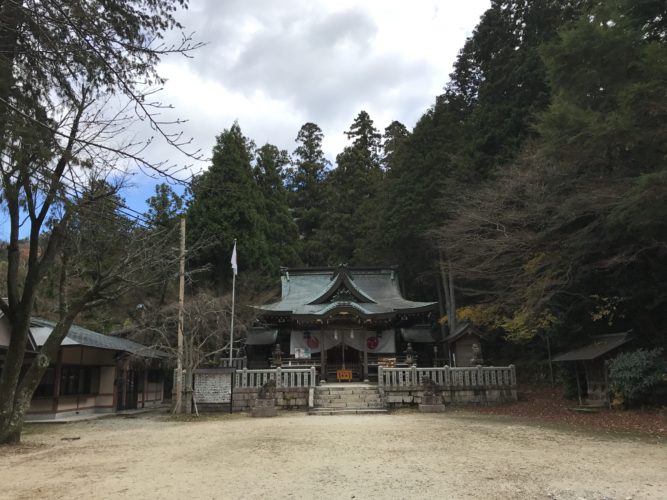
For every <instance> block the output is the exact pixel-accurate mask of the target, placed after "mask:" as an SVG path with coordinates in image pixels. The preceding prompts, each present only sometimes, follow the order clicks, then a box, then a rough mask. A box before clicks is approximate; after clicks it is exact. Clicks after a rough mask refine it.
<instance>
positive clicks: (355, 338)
mask: <svg viewBox="0 0 667 500" xmlns="http://www.w3.org/2000/svg"><path fill="white" fill-rule="evenodd" d="M306 337H307V338H306ZM343 341H345V345H349V346H350V347H352V348H354V349H357V350H358V351H363V350H364V349H365V350H366V351H367V352H370V353H376V352H377V353H395V352H396V336H395V333H394V331H393V330H392V331H384V332H382V333H381V334H380V335H378V334H377V333H376V332H369V331H368V330H354V329H349V328H348V329H339V330H323V331H314V332H310V334H306V335H304V332H303V331H292V334H291V335H290V347H289V352H290V354H291V355H294V350H295V349H310V352H311V353H318V352H322V348H324V349H325V350H327V349H331V348H332V347H334V346H337V345H340V344H341V343H342V342H343Z"/></svg>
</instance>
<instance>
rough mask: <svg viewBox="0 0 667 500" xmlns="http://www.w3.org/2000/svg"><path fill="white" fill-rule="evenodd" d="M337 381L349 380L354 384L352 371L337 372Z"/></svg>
mask: <svg viewBox="0 0 667 500" xmlns="http://www.w3.org/2000/svg"><path fill="white" fill-rule="evenodd" d="M336 380H338V381H339V382H340V381H341V380H349V381H350V382H352V370H336Z"/></svg>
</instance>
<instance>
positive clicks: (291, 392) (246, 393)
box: [232, 387, 308, 411]
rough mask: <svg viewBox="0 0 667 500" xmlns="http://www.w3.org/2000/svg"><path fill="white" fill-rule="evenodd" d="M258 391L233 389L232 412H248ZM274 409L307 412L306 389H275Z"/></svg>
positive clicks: (240, 388) (254, 389)
mask: <svg viewBox="0 0 667 500" xmlns="http://www.w3.org/2000/svg"><path fill="white" fill-rule="evenodd" d="M259 389H260V388H259V387H234V392H233V394H232V411H250V409H251V408H252V407H253V404H254V402H255V399H257V395H258V394H259ZM276 407H278V408H280V409H283V410H307V409H308V387H284V388H281V387H278V388H276Z"/></svg>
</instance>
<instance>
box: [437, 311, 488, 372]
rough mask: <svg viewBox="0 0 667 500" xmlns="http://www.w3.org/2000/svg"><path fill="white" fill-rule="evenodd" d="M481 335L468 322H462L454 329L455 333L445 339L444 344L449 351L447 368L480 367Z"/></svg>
mask: <svg viewBox="0 0 667 500" xmlns="http://www.w3.org/2000/svg"><path fill="white" fill-rule="evenodd" d="M481 338H482V333H481V332H480V331H479V330H478V329H477V328H475V326H474V325H473V324H472V322H470V321H464V322H462V323H461V324H459V325H458V326H457V327H456V331H455V332H452V333H450V334H449V335H447V337H445V339H444V342H445V344H446V345H447V347H448V349H449V363H448V364H449V366H462V367H463V366H477V365H481V364H482V362H483V360H482V347H481V344H480V340H481Z"/></svg>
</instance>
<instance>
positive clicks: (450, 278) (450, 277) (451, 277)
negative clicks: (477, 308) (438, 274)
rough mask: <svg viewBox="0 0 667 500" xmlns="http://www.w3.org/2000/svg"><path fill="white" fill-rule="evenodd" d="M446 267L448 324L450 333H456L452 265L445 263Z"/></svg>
mask: <svg viewBox="0 0 667 500" xmlns="http://www.w3.org/2000/svg"><path fill="white" fill-rule="evenodd" d="M447 267H448V268H449V273H448V274H449V283H448V286H449V304H450V306H451V315H450V320H449V324H450V325H451V329H452V333H456V328H457V326H458V325H457V323H456V292H455V290H454V273H452V264H451V262H449V261H447Z"/></svg>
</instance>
